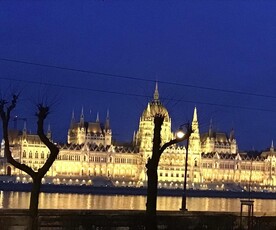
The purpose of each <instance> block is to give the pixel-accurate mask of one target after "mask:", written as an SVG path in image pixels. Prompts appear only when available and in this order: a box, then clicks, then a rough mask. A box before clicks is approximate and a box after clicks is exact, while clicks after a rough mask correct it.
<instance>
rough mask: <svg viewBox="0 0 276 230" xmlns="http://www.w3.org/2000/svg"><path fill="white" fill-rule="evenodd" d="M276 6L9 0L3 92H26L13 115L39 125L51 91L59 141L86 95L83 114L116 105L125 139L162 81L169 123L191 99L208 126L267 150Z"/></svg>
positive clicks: (1, 30) (275, 125)
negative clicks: (39, 111)
mask: <svg viewBox="0 0 276 230" xmlns="http://www.w3.org/2000/svg"><path fill="white" fill-rule="evenodd" d="M275 12H276V1H274V0H271V1H268V0H263V1H259V0H258V1H257V0H256V1H255V0H242V1H240V0H239V1H238V0H237V1H234V0H233V1H230V0H227V1H226V0H217V1H211V0H210V1H209V0H207V1H206V0H201V1H197V0H193V1H183V0H182V1H165V0H164V1H151V0H149V1H141V0H139V1H138V0H137V1H126V0H125V1H123V0H116V1H111V0H104V1H101V0H95V1H71V0H66V1H65V0H59V1H54V0H53V1H51V0H48V1H40V0H39V1H37V0H36V1H31V0H29V1H21V0H18V1H13V0H10V1H4V0H3V1H0V89H1V95H2V97H8V95H9V93H10V92H13V91H15V90H21V91H22V93H21V97H20V101H19V104H18V107H17V108H16V111H15V113H14V115H18V116H19V117H21V118H27V123H28V128H29V129H31V130H32V132H35V124H34V123H35V116H34V113H35V107H34V105H35V104H36V103H37V102H39V101H40V100H41V99H45V98H47V100H48V101H49V103H52V104H53V106H52V113H51V114H50V116H49V119H48V120H47V124H48V122H49V123H50V124H51V128H52V131H53V136H54V139H55V140H57V141H65V140H66V135H67V130H68V126H69V123H70V118H71V113H72V110H73V109H74V111H75V116H76V117H77V118H78V117H79V116H80V111H81V108H82V106H83V107H84V112H85V118H86V120H95V119H96V114H97V112H99V113H100V119H101V120H102V121H103V120H104V119H105V116H106V111H107V109H109V111H110V118H111V126H112V129H113V136H114V138H115V139H116V140H119V141H129V140H131V138H132V134H133V131H134V130H137V129H138V123H139V117H140V116H141V113H142V111H143V109H144V108H145V107H146V104H147V102H148V101H149V100H150V99H151V97H152V95H153V91H154V85H155V83H154V82H155V81H158V82H159V93H160V97H161V100H162V101H163V103H164V104H165V106H166V107H167V109H168V111H169V113H170V116H171V118H172V128H173V130H176V129H177V127H178V126H179V125H181V124H183V123H185V122H187V121H188V120H191V118H192V113H193V109H194V106H195V105H196V106H197V109H198V118H199V124H200V131H201V132H205V131H206V130H207V128H208V125H209V122H210V119H212V121H213V126H214V128H215V130H217V131H225V132H229V131H230V130H231V128H234V129H235V134H236V137H237V140H238V145H239V147H240V149H241V150H251V149H253V148H254V149H257V150H261V149H264V148H267V147H269V146H270V143H271V141H272V140H273V139H274V140H276V108H275V107H276V94H275V91H276V89H275V83H276V78H275V75H276V67H275V63H276V52H275V51H276V14H275ZM7 59H8V60H7ZM11 125H13V123H11ZM22 126H23V124H22V122H21V121H18V127H22Z"/></svg>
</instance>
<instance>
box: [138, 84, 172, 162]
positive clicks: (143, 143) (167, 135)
mask: <svg viewBox="0 0 276 230" xmlns="http://www.w3.org/2000/svg"><path fill="white" fill-rule="evenodd" d="M156 114H162V115H163V116H164V122H163V125H162V129H161V140H162V143H161V145H162V144H164V143H165V142H168V141H170V140H171V139H173V133H172V132H171V118H170V117H169V113H168V111H167V109H166V108H165V107H164V106H163V105H162V103H161V101H160V98H159V92H158V84H157V83H156V85H155V90H154V93H153V99H152V101H151V102H149V103H148V104H147V107H146V108H145V109H144V111H143V113H142V116H141V117H140V122H139V129H138V131H137V133H136V135H135V144H136V145H137V146H138V147H139V149H140V152H143V153H144V155H145V157H146V158H147V157H148V156H150V155H151V152H152V140H153V130H154V116H155V115H156Z"/></svg>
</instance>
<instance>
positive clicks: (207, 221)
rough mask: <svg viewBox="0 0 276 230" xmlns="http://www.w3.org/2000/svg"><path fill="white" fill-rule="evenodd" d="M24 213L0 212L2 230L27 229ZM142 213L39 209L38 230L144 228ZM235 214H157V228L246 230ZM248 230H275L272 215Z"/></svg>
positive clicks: (244, 222) (256, 219)
mask: <svg viewBox="0 0 276 230" xmlns="http://www.w3.org/2000/svg"><path fill="white" fill-rule="evenodd" d="M27 217H28V210H26V209H6V210H5V209H3V210H0V224H1V229H2V230H12V229H14V230H25V229H27V227H26V226H27V221H28V218H27ZM145 220H146V215H145V211H133V210H53V209H42V210H39V229H40V230H61V229H68V230H73V229H82V230H84V229H85V230H86V229H87V230H90V229H112V230H134V229H145ZM240 221H241V218H240V214H239V213H222V212H194V211H193V212H182V211H158V212H157V223H158V229H168V230H178V229H179V230H180V229H181V230H183V229H214V230H216V229H217V230H230V229H231V230H235V229H248V228H247V220H246V217H244V219H243V220H242V223H241V222H240ZM252 226H253V228H252V229H256V230H275V229H276V217H275V216H254V217H253V219H252Z"/></svg>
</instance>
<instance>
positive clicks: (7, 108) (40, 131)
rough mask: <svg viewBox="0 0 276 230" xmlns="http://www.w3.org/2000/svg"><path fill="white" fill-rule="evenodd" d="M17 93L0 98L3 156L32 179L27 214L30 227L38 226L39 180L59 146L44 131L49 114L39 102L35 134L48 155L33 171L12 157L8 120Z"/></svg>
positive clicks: (55, 156)
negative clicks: (47, 151) (42, 163)
mask: <svg viewBox="0 0 276 230" xmlns="http://www.w3.org/2000/svg"><path fill="white" fill-rule="evenodd" d="M18 97H19V95H18V94H13V95H12V100H10V101H8V100H5V99H0V116H1V119H2V126H3V138H4V141H5V157H6V159H7V162H8V163H10V164H11V165H13V166H14V167H16V168H18V169H20V170H22V171H24V172H25V173H27V174H28V175H30V177H31V178H32V180H33V184H32V190H31V198H30V206H29V214H30V229H37V228H38V204H39V193H40V188H41V180H42V178H43V177H44V176H45V174H46V173H47V172H48V170H49V169H50V167H51V166H52V164H53V163H54V161H55V159H56V158H57V155H58V153H59V148H58V147H57V146H56V145H55V144H54V143H52V142H51V141H50V140H49V139H48V138H47V136H46V135H45V133H44V128H43V126H44V121H45V119H46V117H47V116H48V114H49V109H50V108H49V106H47V105H45V104H44V103H40V104H38V105H37V112H36V117H37V135H38V136H39V138H40V140H41V141H42V142H43V143H44V144H45V145H46V146H47V147H48V149H49V150H50V154H49V157H48V158H47V160H46V162H45V163H44V165H43V166H42V167H41V168H39V169H38V170H37V171H34V170H33V169H32V168H31V167H29V166H28V165H26V164H23V163H21V162H18V161H16V160H15V159H14V157H13V155H12V152H11V149H10V143H9V133H8V131H9V128H8V126H9V121H10V115H11V112H12V110H13V109H14V108H15V107H16V104H17V101H18Z"/></svg>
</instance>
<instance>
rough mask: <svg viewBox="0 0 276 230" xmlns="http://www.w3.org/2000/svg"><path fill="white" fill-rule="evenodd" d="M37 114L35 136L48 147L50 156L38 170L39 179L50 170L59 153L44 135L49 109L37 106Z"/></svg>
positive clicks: (40, 105)
mask: <svg viewBox="0 0 276 230" xmlns="http://www.w3.org/2000/svg"><path fill="white" fill-rule="evenodd" d="M37 108H38V112H37V113H36V116H37V118H38V120H37V135H38V136H39V138H40V140H41V141H42V142H43V143H44V144H45V145H46V146H47V147H48V149H49V150H50V155H49V157H48V159H47V160H46V162H45V163H44V165H43V166H42V167H41V168H40V169H39V170H38V174H39V177H41V178H42V177H43V176H44V175H45V174H46V173H47V171H48V170H49V169H50V167H51V166H52V164H53V163H54V161H55V159H56V158H57V155H58V153H59V148H58V147H57V146H56V145H55V144H54V143H53V142H51V141H50V140H49V139H48V138H47V136H46V135H45V133H44V128H43V127H44V120H45V119H46V117H47V115H48V114H49V107H48V106H44V105H42V104H38V105H37Z"/></svg>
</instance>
